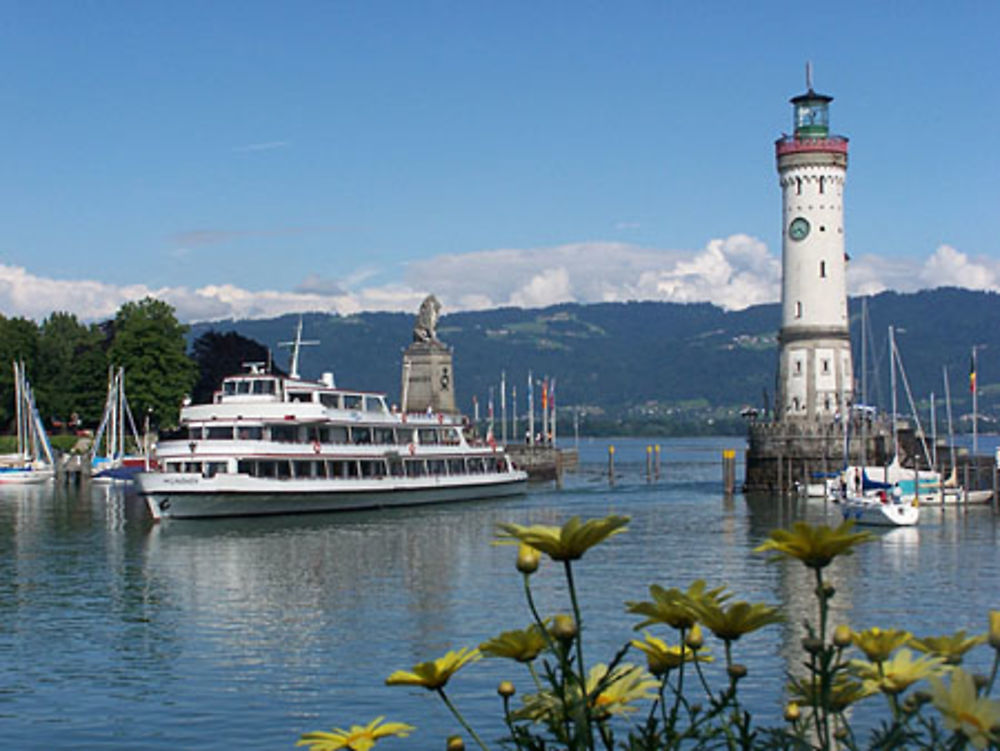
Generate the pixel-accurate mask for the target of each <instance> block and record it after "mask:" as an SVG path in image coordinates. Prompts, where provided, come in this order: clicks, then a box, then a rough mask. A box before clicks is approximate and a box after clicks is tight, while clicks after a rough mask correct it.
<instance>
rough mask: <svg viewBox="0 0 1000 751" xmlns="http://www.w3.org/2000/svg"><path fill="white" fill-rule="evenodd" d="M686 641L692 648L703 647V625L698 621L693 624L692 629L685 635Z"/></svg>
mask: <svg viewBox="0 0 1000 751" xmlns="http://www.w3.org/2000/svg"><path fill="white" fill-rule="evenodd" d="M684 643H685V644H687V645H688V646H689V647H690V648H691V649H701V648H702V645H704V643H705V635H704V634H702V633H701V626H699V625H698V624H697V623H696V624H694V625H693V626H691V630H690V631H688V632H687V636H685V637H684Z"/></svg>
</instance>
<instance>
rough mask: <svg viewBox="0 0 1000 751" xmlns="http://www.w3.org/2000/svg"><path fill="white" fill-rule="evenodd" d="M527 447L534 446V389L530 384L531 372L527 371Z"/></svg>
mask: <svg viewBox="0 0 1000 751" xmlns="http://www.w3.org/2000/svg"><path fill="white" fill-rule="evenodd" d="M528 445H529V446H534V445H535V389H534V387H533V386H532V384H531V371H530V370H529V371H528Z"/></svg>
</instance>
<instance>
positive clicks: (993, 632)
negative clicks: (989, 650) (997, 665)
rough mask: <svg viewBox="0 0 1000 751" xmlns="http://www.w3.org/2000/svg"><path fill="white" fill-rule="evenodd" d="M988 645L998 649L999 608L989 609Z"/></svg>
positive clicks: (999, 633) (999, 648)
mask: <svg viewBox="0 0 1000 751" xmlns="http://www.w3.org/2000/svg"><path fill="white" fill-rule="evenodd" d="M989 634H990V636H989V641H990V646H991V647H993V649H996V650H1000V610H991V611H990V632H989Z"/></svg>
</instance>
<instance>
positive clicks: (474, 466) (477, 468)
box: [468, 456, 486, 475]
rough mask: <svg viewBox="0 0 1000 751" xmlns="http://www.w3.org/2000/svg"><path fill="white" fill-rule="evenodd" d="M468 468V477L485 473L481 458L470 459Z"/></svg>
mask: <svg viewBox="0 0 1000 751" xmlns="http://www.w3.org/2000/svg"><path fill="white" fill-rule="evenodd" d="M468 466H469V474H470V475H481V474H483V473H484V472H485V471H486V467H484V466H483V460H482V458H481V457H478V456H474V457H472V458H470V459H469V465H468Z"/></svg>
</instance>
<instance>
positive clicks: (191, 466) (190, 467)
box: [184, 462, 201, 473]
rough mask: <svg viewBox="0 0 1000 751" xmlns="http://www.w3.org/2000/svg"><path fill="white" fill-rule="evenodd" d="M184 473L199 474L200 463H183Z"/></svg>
mask: <svg viewBox="0 0 1000 751" xmlns="http://www.w3.org/2000/svg"><path fill="white" fill-rule="evenodd" d="M184 471H185V472H198V473H201V462H184Z"/></svg>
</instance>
